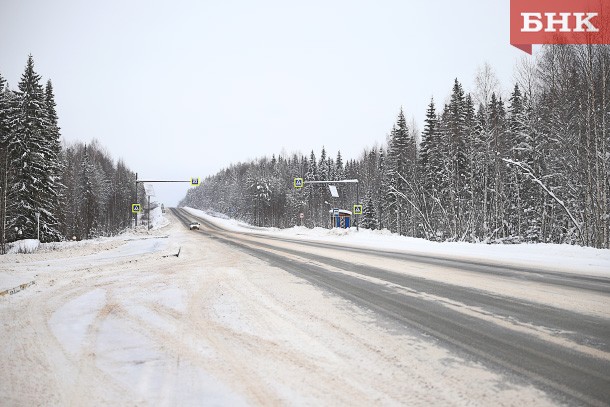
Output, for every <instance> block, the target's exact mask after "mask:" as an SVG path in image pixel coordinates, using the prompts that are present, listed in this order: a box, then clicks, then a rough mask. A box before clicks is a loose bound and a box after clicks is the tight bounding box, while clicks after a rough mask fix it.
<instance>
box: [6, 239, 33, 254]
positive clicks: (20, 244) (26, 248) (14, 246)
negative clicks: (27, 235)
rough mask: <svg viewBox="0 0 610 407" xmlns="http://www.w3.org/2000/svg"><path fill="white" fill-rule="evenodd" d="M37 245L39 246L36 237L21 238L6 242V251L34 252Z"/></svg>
mask: <svg viewBox="0 0 610 407" xmlns="http://www.w3.org/2000/svg"><path fill="white" fill-rule="evenodd" d="M38 246H40V240H38V239H23V240H17V241H16V242H13V243H9V244H8V250H7V252H8V253H34V252H35V251H36V250H37V249H38Z"/></svg>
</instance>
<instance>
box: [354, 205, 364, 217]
mask: <svg viewBox="0 0 610 407" xmlns="http://www.w3.org/2000/svg"><path fill="white" fill-rule="evenodd" d="M354 215H362V205H354Z"/></svg>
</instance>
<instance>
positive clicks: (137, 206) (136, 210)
mask: <svg viewBox="0 0 610 407" xmlns="http://www.w3.org/2000/svg"><path fill="white" fill-rule="evenodd" d="M140 212H142V206H141V205H140V204H137V203H135V204H131V213H140Z"/></svg>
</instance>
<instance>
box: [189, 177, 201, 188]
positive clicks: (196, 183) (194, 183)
mask: <svg viewBox="0 0 610 407" xmlns="http://www.w3.org/2000/svg"><path fill="white" fill-rule="evenodd" d="M200 183H201V182H200V180H199V177H197V178H191V186H192V187H198V186H199V184H200Z"/></svg>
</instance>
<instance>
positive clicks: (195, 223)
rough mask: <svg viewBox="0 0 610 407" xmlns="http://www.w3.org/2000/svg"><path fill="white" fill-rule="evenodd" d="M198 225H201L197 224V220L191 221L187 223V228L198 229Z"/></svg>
mask: <svg viewBox="0 0 610 407" xmlns="http://www.w3.org/2000/svg"><path fill="white" fill-rule="evenodd" d="M199 226H201V225H200V224H199V222H191V223H190V224H189V229H190V230H193V229H197V230H199Z"/></svg>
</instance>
